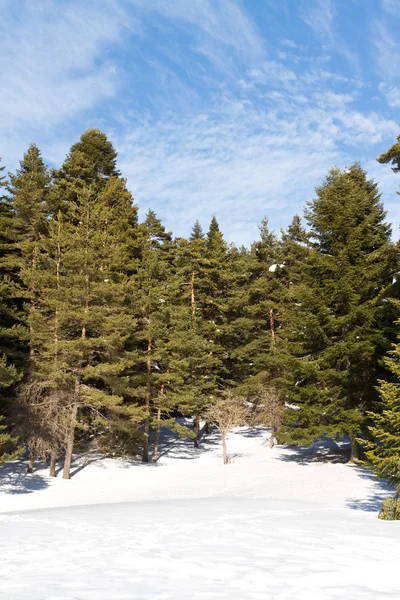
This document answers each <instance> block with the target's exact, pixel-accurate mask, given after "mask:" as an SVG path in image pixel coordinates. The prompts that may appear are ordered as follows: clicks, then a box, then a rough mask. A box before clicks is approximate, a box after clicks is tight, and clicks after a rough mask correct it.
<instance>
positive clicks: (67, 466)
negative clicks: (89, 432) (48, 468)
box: [63, 404, 78, 479]
mask: <svg viewBox="0 0 400 600" xmlns="http://www.w3.org/2000/svg"><path fill="white" fill-rule="evenodd" d="M77 414H78V405H77V404H73V405H72V408H71V421H70V425H69V428H68V433H67V437H66V440H65V460H64V470H63V479H70V478H71V465H72V453H73V451H74V438H75V425H76V416H77Z"/></svg>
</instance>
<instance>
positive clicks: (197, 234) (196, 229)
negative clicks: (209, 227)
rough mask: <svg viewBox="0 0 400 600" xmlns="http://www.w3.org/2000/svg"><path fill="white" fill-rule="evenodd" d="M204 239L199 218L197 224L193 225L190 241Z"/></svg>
mask: <svg viewBox="0 0 400 600" xmlns="http://www.w3.org/2000/svg"><path fill="white" fill-rule="evenodd" d="M203 239H204V233H203V229H202V227H201V225H200V221H199V220H198V219H197V220H196V222H195V224H194V225H193V228H192V232H191V234H190V238H189V241H191V242H193V241H194V240H203Z"/></svg>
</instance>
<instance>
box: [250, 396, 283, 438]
mask: <svg viewBox="0 0 400 600" xmlns="http://www.w3.org/2000/svg"><path fill="white" fill-rule="evenodd" d="M284 408H285V407H284V402H283V400H282V398H281V394H280V392H279V390H278V389H277V388H276V387H274V386H262V387H260V389H259V390H258V391H257V393H256V395H255V396H254V398H253V402H252V409H251V412H250V415H249V425H251V426H252V427H255V426H257V425H264V426H265V427H270V428H271V437H270V439H269V445H270V448H273V446H274V445H275V443H276V434H277V432H278V429H279V426H280V425H281V423H282V419H283V411H284Z"/></svg>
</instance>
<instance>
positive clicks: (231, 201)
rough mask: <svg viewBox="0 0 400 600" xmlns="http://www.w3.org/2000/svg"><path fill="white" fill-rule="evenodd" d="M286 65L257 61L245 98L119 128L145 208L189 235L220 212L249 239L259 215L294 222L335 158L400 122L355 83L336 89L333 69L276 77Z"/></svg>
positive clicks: (126, 163)
mask: <svg viewBox="0 0 400 600" xmlns="http://www.w3.org/2000/svg"><path fill="white" fill-rule="evenodd" d="M284 69H285V67H284V65H281V64H279V62H275V63H274V64H273V65H272V66H271V64H269V63H267V64H266V65H264V68H263V69H262V70H261V71H260V72H258V71H257V72H255V71H254V70H250V71H249V74H248V76H247V79H246V80H244V83H245V84H246V85H244V86H243V87H244V90H245V95H244V97H242V99H241V101H240V102H239V101H238V100H237V98H235V97H232V96H229V95H226V94H225V95H220V96H219V97H218V98H215V102H214V104H213V106H212V107H211V109H210V110H208V111H207V112H204V113H203V114H202V115H193V116H191V117H187V118H185V119H182V118H179V119H177V118H176V117H175V118H171V117H170V116H169V117H168V118H167V119H160V120H157V121H155V122H148V123H146V124H145V125H144V126H142V127H139V128H135V129H134V130H132V131H131V133H130V134H129V135H127V136H122V137H121V139H119V140H118V147H119V148H120V151H121V152H120V157H121V160H122V164H121V167H122V170H123V172H124V174H126V175H127V176H128V180H129V181H130V182H131V185H132V188H133V190H134V191H135V195H136V200H137V201H138V202H139V205H140V206H141V207H142V209H146V208H147V207H149V206H151V207H154V208H155V209H156V210H158V211H159V212H160V213H161V214H162V215H163V216H164V217H165V219H166V222H167V224H168V226H169V227H171V228H173V230H174V231H175V232H176V233H178V234H182V235H183V234H186V233H187V231H188V230H189V228H190V225H191V224H192V223H193V222H194V220H195V219H196V218H200V220H201V221H202V223H203V224H204V225H205V226H207V224H208V222H209V220H210V218H211V216H212V214H216V215H217V217H219V218H220V220H221V223H222V226H223V228H224V231H225V232H226V235H227V237H228V239H229V240H235V241H236V242H242V243H249V242H250V241H251V240H252V239H254V237H255V236H257V221H259V220H260V218H261V216H262V215H264V214H266V215H267V216H268V217H269V218H270V221H271V224H272V226H273V227H278V224H279V223H282V222H286V223H288V222H289V221H290V219H291V217H292V216H293V214H294V213H295V211H301V208H302V206H303V204H304V202H305V201H306V200H308V199H310V198H311V197H312V195H313V188H314V186H315V185H316V184H317V183H318V182H319V181H320V180H321V178H322V177H323V176H324V175H325V174H326V172H327V171H328V169H329V168H330V167H331V166H333V165H334V164H335V163H336V164H338V165H341V166H343V165H344V164H346V163H348V162H351V155H352V152H354V148H357V149H358V148H359V147H363V146H365V145H367V146H368V145H371V144H374V143H377V142H379V141H381V140H382V139H383V138H384V136H388V135H391V134H392V133H393V132H394V131H395V128H396V124H395V123H394V122H393V121H391V120H388V119H385V118H384V117H382V116H381V115H379V114H378V113H375V112H368V113H363V112H360V111H359V110H357V109H356V108H355V107H354V106H353V105H354V101H355V99H356V97H357V93H358V87H357V86H356V87H355V90H354V92H352V93H340V92H338V91H336V92H335V91H334V90H329V89H327V88H326V78H327V72H326V71H321V77H320V79H319V80H318V77H317V74H316V72H313V74H312V76H311V75H310V73H308V72H306V73H304V74H303V75H302V76H300V75H297V76H295V75H293V76H288V77H287V78H285V77H283V78H282V79H281V80H280V84H279V85H278V81H277V79H276V78H275V75H274V74H276V73H277V72H279V70H280V71H281V72H282V73H284ZM333 79H334V78H333ZM271 81H272V82H273V86H272V88H271ZM339 82H340V78H339ZM305 99H306V101H305ZM358 158H362V157H361V156H358Z"/></svg>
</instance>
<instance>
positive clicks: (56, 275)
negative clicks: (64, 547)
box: [30, 136, 137, 478]
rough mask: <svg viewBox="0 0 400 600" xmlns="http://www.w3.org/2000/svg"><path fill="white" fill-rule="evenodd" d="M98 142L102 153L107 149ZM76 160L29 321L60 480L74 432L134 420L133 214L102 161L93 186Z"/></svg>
mask: <svg viewBox="0 0 400 600" xmlns="http://www.w3.org/2000/svg"><path fill="white" fill-rule="evenodd" d="M99 137H100V138H101V139H103V138H102V136H99ZM104 139H105V138H104ZM104 143H105V151H107V149H108V147H109V146H108V144H109V143H108V142H106V141H105V142H104ZM96 149H98V148H97V146H96ZM89 150H90V151H91V150H92V146H89ZM77 154H78V156H79V157H80V158H82V155H83V154H84V152H83V151H82V149H81V148H78V149H74V147H73V149H72V150H71V153H70V154H69V156H68V158H67V161H66V163H67V164H64V165H63V168H62V171H63V173H64V175H65V177H66V180H68V181H69V182H70V183H71V187H70V188H68V190H66V191H65V196H62V195H61V196H60V199H61V201H62V202H61V207H62V211H61V210H58V212H57V214H56V215H55V216H54V218H53V219H52V221H51V223H50V224H49V232H48V235H47V236H46V237H44V238H43V239H42V248H41V254H40V266H39V268H40V276H39V282H38V286H39V295H40V302H39V306H40V308H38V309H37V310H36V311H35V313H34V315H33V316H32V317H31V320H30V324H31V331H33V332H34V340H33V343H34V346H35V348H37V349H38V350H37V351H38V360H37V361H35V363H36V364H35V373H34V375H35V378H36V382H37V385H38V386H39V388H40V389H41V392H40V395H41V397H42V398H43V401H42V403H41V406H40V407H41V409H42V412H43V411H44V408H45V407H46V406H48V405H49V404H52V405H53V406H54V411H55V417H53V419H52V420H53V421H54V420H57V422H58V423H59V425H60V427H59V428H58V429H60V430H62V431H64V433H65V435H64V441H63V446H64V448H65V463H64V477H65V478H69V476H70V468H71V460H72V452H73V446H74V439H75V429H76V428H77V427H80V428H82V427H84V428H88V427H90V428H91V429H93V428H97V429H99V428H100V430H101V431H104V430H107V429H110V427H112V422H113V419H114V418H115V417H116V416H117V415H118V414H122V415H126V416H128V417H129V416H130V417H131V418H132V419H133V420H134V419H135V414H136V413H135V407H134V406H132V407H130V408H129V407H128V406H124V405H123V400H124V394H125V393H126V394H127V395H129V391H128V389H127V388H128V383H127V378H126V373H127V370H128V367H129V364H130V361H129V356H128V355H127V353H126V350H127V348H128V347H129V345H130V339H131V336H132V332H133V331H134V329H135V322H134V319H133V317H132V315H131V311H130V309H129V302H130V300H129V286H128V275H127V271H129V270H132V269H133V268H134V264H133V263H134V262H135V257H134V256H133V255H132V247H134V246H135V242H132V240H133V239H134V238H135V236H136V227H137V217H136V207H134V206H133V205H132V197H131V195H130V193H129V192H128V191H127V190H126V187H125V181H124V180H122V179H121V178H120V177H117V176H116V175H111V176H109V177H104V178H101V183H99V181H98V180H97V174H98V173H99V172H102V169H103V163H102V162H101V161H100V165H98V166H97V167H95V166H93V164H92V170H91V174H92V175H93V181H92V182H91V183H88V179H87V174H86V172H83V174H82V179H80V174H79V173H77V172H75V171H74V172H73V173H72V177H70V172H69V165H70V161H73V159H74V158H75V156H76V155H77ZM83 158H84V160H82V162H83V163H85V161H86V162H88V163H89V162H90V161H89V159H87V157H83ZM89 158H91V157H89ZM74 179H76V180H77V186H76V190H75V191H74V189H73V187H72V182H73V181H74ZM57 185H58V183H56V186H57ZM59 192H60V193H61V188H60V189H59ZM72 192H74V193H72ZM73 198H75V199H73ZM39 420H40V421H42V419H39ZM56 433H57V434H58V432H56Z"/></svg>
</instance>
